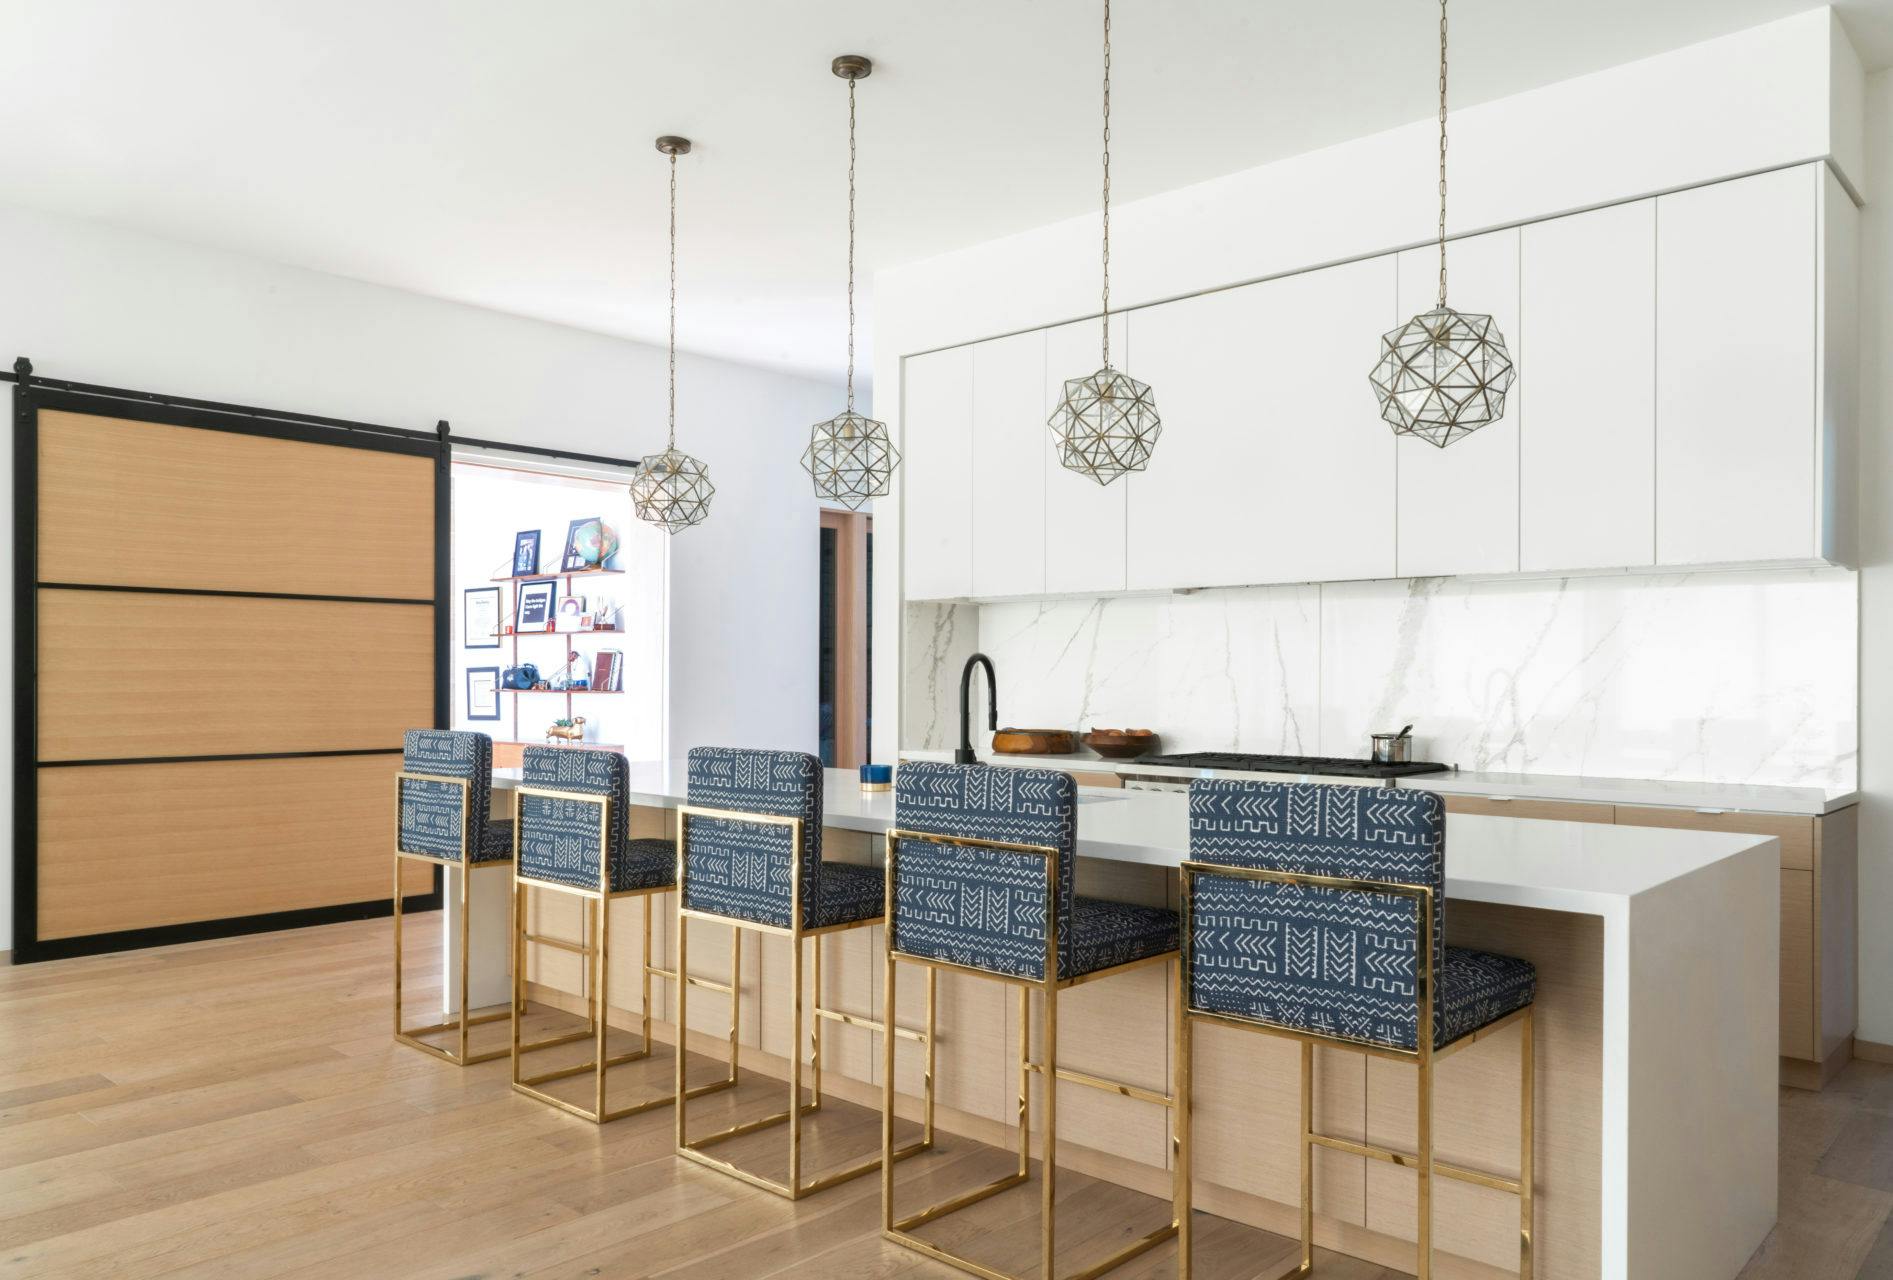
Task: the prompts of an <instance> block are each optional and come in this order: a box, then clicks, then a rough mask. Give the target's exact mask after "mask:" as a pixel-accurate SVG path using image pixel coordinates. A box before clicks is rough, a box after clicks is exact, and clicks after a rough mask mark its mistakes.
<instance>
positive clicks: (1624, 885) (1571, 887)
mask: <svg viewBox="0 0 1893 1280" xmlns="http://www.w3.org/2000/svg"><path fill="white" fill-rule="evenodd" d="M687 776H688V775H687V767H686V764H685V762H684V761H682V760H668V761H644V762H633V763H632V765H631V776H630V786H629V789H628V792H627V799H628V800H629V802H630V803H632V804H634V805H643V806H649V807H653V808H675V807H676V806H678V805H680V804H683V803H685V800H686V795H687V786H686V779H687ZM517 778H518V771H517V770H495V771H494V786H495V789H496V790H499V791H505V790H508V789H510V788H511V787H512V786H513V785H514V783H515V782H516V781H517ZM822 825H823V826H825V827H836V828H840V829H843V830H852V831H864V832H869V833H871V834H878V833H881V832H885V831H887V830H888V829H889V828H890V827H891V826H893V825H894V795H893V793H892V792H888V791H880V792H864V791H862V790H861V787H860V783H859V780H858V778H857V777H856V776H855V775H854V774H853V773H851V772H849V771H846V770H841V769H830V770H828V771H827V776H826V780H825V790H824V793H823V815H822ZM1775 843H1776V842H1775V840H1774V839H1773V838H1772V837H1761V836H1750V835H1734V834H1726V833H1721V832H1707V831H1682V830H1674V829H1669V828H1655V827H1628V826H1616V825H1613V824H1609V823H1595V822H1551V821H1541V820H1533V821H1525V820H1520V819H1517V818H1506V817H1488V816H1482V815H1476V814H1453V815H1451V816H1450V817H1449V818H1448V819H1447V826H1446V893H1447V896H1448V897H1449V898H1458V899H1461V900H1464V901H1472V902H1493V903H1500V904H1505V905H1512V906H1522V907H1536V908H1540V909H1543V910H1550V911H1571V912H1577V913H1580V914H1585V915H1609V914H1612V913H1613V912H1615V911H1617V910H1619V909H1621V908H1622V907H1623V905H1624V904H1625V903H1627V902H1628V901H1630V900H1631V899H1634V898H1635V897H1637V896H1638V895H1639V894H1642V893H1645V892H1647V891H1649V890H1651V889H1654V888H1657V887H1659V886H1662V885H1665V884H1669V883H1672V882H1674V881H1676V880H1680V879H1683V878H1686V877H1688V876H1689V875H1691V874H1693V873H1695V872H1697V871H1699V870H1701V869H1703V868H1704V867H1707V866H1710V865H1712V864H1714V863H1716V862H1719V861H1721V860H1722V859H1724V858H1729V857H1734V856H1737V855H1739V854H1741V853H1743V852H1745V851H1747V850H1750V849H1753V848H1756V847H1757V846H1759V845H1762V844H1769V845H1773V844H1775ZM1188 851H1189V798H1188V797H1187V796H1186V795H1183V794H1181V793H1177V792H1149V791H1085V792H1083V793H1082V794H1081V803H1080V805H1079V808H1078V854H1079V856H1080V857H1086V858H1101V859H1105V860H1107V861H1114V862H1135V863H1143V864H1146V865H1151V866H1169V867H1174V866H1176V865H1178V864H1179V863H1181V862H1183V861H1184V860H1185V859H1186V858H1187V857H1188Z"/></svg>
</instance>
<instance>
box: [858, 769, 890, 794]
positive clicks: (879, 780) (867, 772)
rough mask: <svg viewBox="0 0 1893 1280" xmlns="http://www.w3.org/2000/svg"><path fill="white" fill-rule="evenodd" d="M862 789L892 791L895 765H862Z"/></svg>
mask: <svg viewBox="0 0 1893 1280" xmlns="http://www.w3.org/2000/svg"><path fill="white" fill-rule="evenodd" d="M861 789H862V790H863V791H892V790H893V789H894V766H893V765H891V764H864V765H862V766H861Z"/></svg>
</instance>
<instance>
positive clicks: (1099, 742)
mask: <svg viewBox="0 0 1893 1280" xmlns="http://www.w3.org/2000/svg"><path fill="white" fill-rule="evenodd" d="M1084 744H1085V745H1086V746H1087V747H1090V748H1091V749H1092V750H1093V751H1095V752H1097V753H1098V754H1099V755H1101V756H1103V757H1104V758H1105V759H1106V760H1134V759H1136V758H1137V757H1138V756H1141V755H1143V754H1145V753H1146V752H1150V751H1155V750H1156V749H1157V735H1156V734H1154V733H1152V732H1151V731H1150V730H1148V729H1093V730H1091V731H1090V732H1088V733H1086V734H1085V736H1084Z"/></svg>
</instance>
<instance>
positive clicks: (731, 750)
mask: <svg viewBox="0 0 1893 1280" xmlns="http://www.w3.org/2000/svg"><path fill="white" fill-rule="evenodd" d="M687 785H688V788H689V790H688V795H689V799H690V804H691V805H692V806H693V807H696V808H704V809H729V810H733V811H737V812H741V813H757V814H767V815H770V816H771V817H779V818H800V819H802V865H801V882H802V920H801V927H802V928H804V929H820V928H824V927H826V926H829V925H837V924H852V923H854V922H856V921H859V920H870V919H873V918H875V917H877V916H879V915H880V914H881V911H882V908H883V906H884V893H883V889H882V884H883V882H882V879H881V873H880V869H879V868H877V867H856V866H851V865H849V864H845V863H827V862H823V861H822V762H821V761H820V760H817V759H816V758H815V757H814V756H811V755H808V754H805V753H804V752H800V751H751V750H746V749H743V748H737V747H693V748H692V749H691V752H690V768H689V780H688V784H687ZM793 846H794V839H793V837H792V835H791V833H790V830H789V828H788V827H785V826H779V825H777V824H775V823H765V822H742V821H737V820H734V819H728V818H694V817H693V818H692V819H691V820H690V826H689V829H688V833H687V836H686V840H685V844H684V905H685V906H686V907H689V908H690V909H691V910H693V911H710V912H714V913H715V914H717V915H723V916H732V917H734V918H736V919H739V920H753V921H755V922H756V923H758V924H767V925H774V926H776V927H777V928H782V929H786V928H788V927H789V914H790V876H789V869H790V864H791V861H792V858H793V852H794V849H793Z"/></svg>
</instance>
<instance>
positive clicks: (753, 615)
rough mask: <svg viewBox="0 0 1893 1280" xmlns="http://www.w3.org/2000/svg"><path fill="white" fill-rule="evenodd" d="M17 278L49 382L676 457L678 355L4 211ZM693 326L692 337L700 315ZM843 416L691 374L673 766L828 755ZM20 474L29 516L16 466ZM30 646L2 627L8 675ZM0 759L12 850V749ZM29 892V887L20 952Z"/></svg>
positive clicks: (681, 368)
mask: <svg viewBox="0 0 1893 1280" xmlns="http://www.w3.org/2000/svg"><path fill="white" fill-rule="evenodd" d="M364 207H365V208H367V207H368V206H364ZM519 269H520V270H521V271H530V270H532V264H531V263H520V264H519ZM0 281H4V284H0V353H4V354H5V362H6V363H8V364H10V363H11V358H12V357H13V356H14V355H26V356H30V357H31V358H32V360H33V363H34V367H35V369H36V371H37V372H39V373H41V374H43V375H45V376H47V377H53V378H70V379H74V380H78V381H84V382H96V383H104V384H108V385H112V386H120V387H130V388H137V389H140V390H150V391H159V392H165V393H169V394H173V395H183V396H196V397H201V398H206V399H213V400H224V401H231V402H235V403H241V404H251V405H258V406H265V407H269V408H276V409H287V410H292V411H296V412H303V413H316V414H324V415H331V416H335V417H343V418H352V419H358V420H363V421H368V422H376V423H383V424H386V425H390V426H399V427H412V428H417V429H423V430H427V429H431V428H432V427H433V425H434V423H435V422H436V421H437V420H438V419H441V418H446V419H448V420H449V421H450V422H452V424H453V427H454V430H455V431H456V432H459V433H461V434H464V435H467V436H473V437H479V438H484V439H493V440H507V441H513V442H520V443H536V444H544V445H560V446H565V447H567V448H571V449H575V450H579V451H583V452H587V453H599V454H607V455H612V456H619V457H626V456H635V455H637V454H641V453H644V452H647V451H650V450H654V449H657V448H660V447H662V444H663V435H664V398H665V364H664V352H663V351H662V350H661V349H656V348H651V347H647V346H643V345H640V344H635V343H629V342H624V341H621V340H618V339H614V338H607V337H604V336H601V335H597V334H591V333H585V332H581V331H578V330H574V329H567V328H562V327H560V326H557V325H550V324H544V323H540V322H538V321H532V320H525V319H520V318H518V317H514V316H507V315H502V314H499V313H496V312H490V311H483V310H481V309H479V308H475V307H468V306H462V305H459V304H455V303H448V302H442V301H439V300H436V299H431V298H424V297H420V296H418V295H415V294H409V293H403V292H401V291H398V290H393V289H385V288H380V287H378V286H374V285H367V284H362V283H360V282H358V281H352V280H345V279H342V278H340V277H336V276H328V275H322V274H320V273H317V272H311V271H303V270H298V269H295V268H290V267H282V266H277V265H273V264H270V263H265V262H261V261H257V260H255V259H250V258H244V257H239V256H236V255H232V254H227V253H222V252H218V251H214V250H209V249H203V248H198V247H195V246H190V245H183V244H178V243H174V242H171V241H165V240H160V239H156V238H153V237H149V236H143V235H136V234H132V233H128V232H124V231H121V230H117V229H114V228H110V227H105V226H100V225H97V224H93V223H88V222H84V221H80V220H75V219H67V218H57V217H50V216H46V215H42V214H38V213H32V212H26V211H21V210H16V209H0ZM680 323H681V325H682V327H683V330H684V332H685V334H686V335H688V333H689V327H690V300H689V298H688V297H686V298H684V299H683V300H682V309H681V313H680ZM840 397H841V392H840V388H839V387H838V386H832V385H828V384H824V383H819V382H814V381H810V380H806V379H799V378H791V377H787V376H784V375H780V374H774V373H766V372H763V371H761V370H757V369H751V368H748V367H745V366H742V365H736V364H730V363H727V362H724V361H717V360H709V359H702V358H697V357H691V356H684V357H681V358H680V359H679V361H678V423H679V427H678V430H679V441H678V443H679V445H680V446H682V447H683V448H685V449H688V450H689V451H691V452H692V453H695V454H698V455H699V456H701V457H703V458H704V459H705V460H706V461H708V462H709V463H710V464H711V473H712V477H713V479H714V480H715V482H716V485H717V494H716V499H715V504H714V506H713V508H712V515H711V518H710V520H709V522H708V523H707V524H706V525H703V526H700V527H698V528H696V529H693V530H689V531H687V532H684V533H681V534H679V535H677V537H676V538H675V539H674V540H673V543H672V546H671V565H670V574H671V583H672V590H671V607H670V625H671V641H670V646H669V649H670V653H671V673H670V674H671V698H672V702H671V708H670V728H671V732H670V742H669V748H670V750H672V751H681V750H683V749H685V748H688V747H690V746H692V745H696V744H699V743H709V742H715V743H721V744H741V745H753V746H795V747H800V748H802V749H805V750H810V751H813V750H814V749H815V747H816V714H817V707H816V696H817V694H816V592H815V584H816V571H817V548H818V534H817V524H816V519H817V517H816V512H817V506H816V503H815V499H814V497H813V495H812V493H811V491H810V487H809V482H808V476H807V474H806V473H805V472H804V471H803V470H802V469H801V466H800V462H799V458H800V455H801V452H802V449H803V447H804V446H805V444H806V443H807V431H808V424H810V423H812V422H815V421H817V420H819V419H822V418H826V417H828V416H830V415H831V414H832V413H834V412H835V408H836V406H837V405H838V404H839V403H840ZM0 458H3V459H4V461H0V466H3V467H5V468H7V469H8V470H7V474H5V475H3V476H0V493H3V494H4V495H5V498H4V499H0V500H4V501H5V502H6V503H8V504H9V508H10V504H11V502H12V482H11V474H10V468H11V449H10V448H9V449H8V450H5V451H0ZM4 518H5V520H6V521H7V522H8V523H7V524H6V525H5V526H4V527H7V528H11V523H10V522H11V519H12V514H11V510H10V509H9V510H8V511H7V513H6V514H5V517H4ZM10 565H11V560H10V558H0V577H4V580H0V600H5V601H6V602H7V603H8V607H9V608H10V607H11V601H12V598H13V597H12V582H11V576H10V575H11V569H10ZM455 603H456V605H457V602H455ZM11 640H12V628H11V627H10V626H7V627H4V628H0V647H4V649H5V650H6V652H5V653H4V654H0V659H4V660H5V661H7V662H10V661H11ZM9 684H10V682H9ZM6 696H7V700H8V701H7V706H6V710H7V712H8V713H9V722H10V712H11V691H10V688H9V691H8V693H7V695H6ZM0 757H3V758H0V788H4V789H5V795H4V803H5V805H6V811H7V814H8V818H7V822H8V826H7V831H8V835H9V845H10V837H11V831H12V826H11V816H10V815H11V806H12V796H11V779H12V760H11V740H10V738H9V739H7V740H5V741H0ZM9 860H10V855H9ZM11 889H12V876H11V871H10V868H9V869H7V870H6V873H5V874H0V948H4V947H7V946H10V945H11V940H10V939H11V918H12V917H11V906H10V902H9V898H10V895H11Z"/></svg>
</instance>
